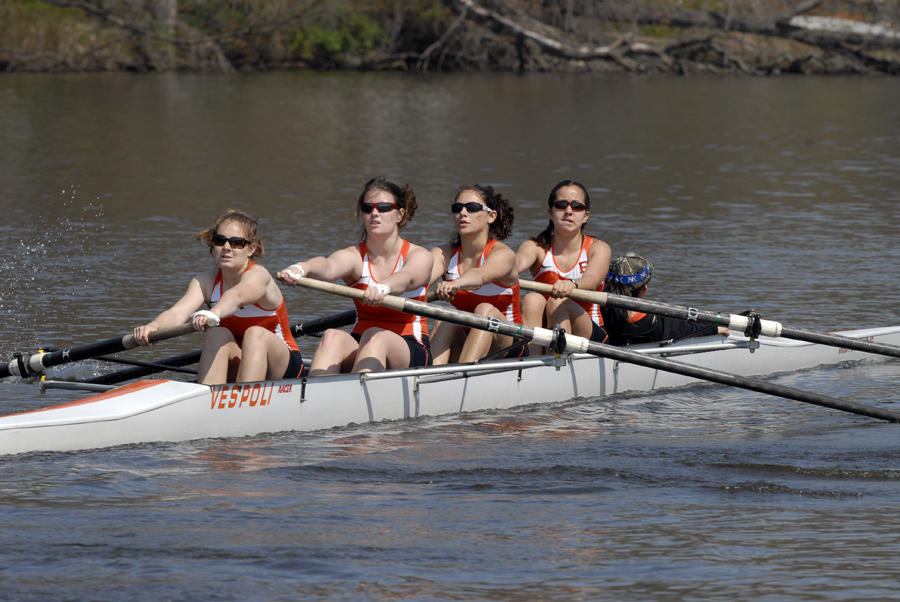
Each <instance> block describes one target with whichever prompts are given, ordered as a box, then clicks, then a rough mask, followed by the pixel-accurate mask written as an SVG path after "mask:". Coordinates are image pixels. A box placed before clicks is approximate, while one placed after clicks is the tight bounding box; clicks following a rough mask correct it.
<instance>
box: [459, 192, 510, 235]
mask: <svg viewBox="0 0 900 602" xmlns="http://www.w3.org/2000/svg"><path fill="white" fill-rule="evenodd" d="M466 191H471V192H474V193H475V194H477V195H478V198H480V199H481V201H482V202H483V203H484V204H485V205H486V206H487V208H488V209H490V210H491V211H496V212H497V219H495V220H494V221H493V223H492V224H491V225H490V226H489V229H488V236H490V237H491V238H496V239H497V240H504V239H506V238H509V235H510V234H512V231H513V221H515V216H514V215H513V214H514V211H513V208H512V205H510V204H509V201H508V200H506V199H505V198H503V197H502V196H501V195H500V193H499V192H494V188H493V187H492V186H482V185H481V184H474V185H472V186H465V187H463V188H460V189H459V190H458V191H456V196H455V197H454V198H453V200H454V202H455V201H457V200H459V195H461V194H462V193H464V192H466ZM460 244H461V239H460V236H459V232H457V233H456V235H455V236H454V237H453V239H452V240H451V241H450V246H451V247H458V246H459V245H460Z"/></svg>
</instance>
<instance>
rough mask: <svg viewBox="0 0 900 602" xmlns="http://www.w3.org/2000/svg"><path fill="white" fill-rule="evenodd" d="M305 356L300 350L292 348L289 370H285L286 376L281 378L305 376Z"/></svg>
mask: <svg viewBox="0 0 900 602" xmlns="http://www.w3.org/2000/svg"><path fill="white" fill-rule="evenodd" d="M303 368H305V366H304V365H303V356H302V355H301V354H300V352H299V351H294V350H293V349H292V350H291V359H290V361H288V367H287V370H285V371H284V376H282V377H281V378H299V377H301V376H303Z"/></svg>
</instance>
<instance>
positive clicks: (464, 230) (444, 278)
mask: <svg viewBox="0 0 900 602" xmlns="http://www.w3.org/2000/svg"><path fill="white" fill-rule="evenodd" d="M450 211H451V213H452V214H453V219H454V223H455V225H456V234H455V235H454V236H453V238H452V239H451V240H450V242H449V243H448V244H445V245H441V246H439V247H435V248H434V249H432V251H431V253H432V255H433V256H434V269H433V270H432V273H431V282H432V284H433V283H435V282H438V281H440V282H438V285H437V288H436V293H437V296H438V298H439V299H441V300H442V301H448V302H450V303H451V304H452V305H453V306H454V307H455V308H457V309H461V310H463V311H468V312H473V313H476V314H478V315H481V316H488V317H493V318H497V319H500V320H507V321H509V322H517V323H519V324H521V323H522V313H521V310H520V307H519V273H518V271H517V270H516V254H515V253H514V252H513V250H512V249H510V248H509V247H508V246H506V245H505V244H503V242H501V241H502V240H504V239H506V238H507V237H509V235H510V234H512V230H513V221H514V212H513V208H512V206H510V204H509V201H507V200H506V199H505V198H503V196H502V195H500V193H498V192H496V191H495V190H494V189H493V188H492V187H491V186H483V185H481V184H475V185H473V186H466V187H465V188H462V189H461V190H460V191H459V192H458V193H457V194H456V198H455V199H454V202H453V203H452V204H451V205H450ZM518 342H519V341H518V340H516V339H513V338H512V337H509V336H502V335H500V334H497V333H491V332H485V331H483V330H471V331H470V330H469V329H467V328H464V327H462V326H459V325H457V324H451V323H449V322H437V323H436V324H435V325H434V327H433V328H432V331H431V348H432V352H433V353H434V363H435V365H439V364H446V363H449V362H474V361H475V360H478V359H481V358H483V357H485V356H486V355H488V354H489V353H494V352H497V351H500V350H502V349H505V348H506V347H510V346H512V345H514V344H516V343H518ZM527 354H528V346H527V345H524V344H523V345H519V346H518V347H516V348H514V349H513V350H511V351H509V352H508V353H507V355H506V357H524V356H526V355H527Z"/></svg>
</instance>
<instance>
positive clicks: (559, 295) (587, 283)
mask: <svg viewBox="0 0 900 602" xmlns="http://www.w3.org/2000/svg"><path fill="white" fill-rule="evenodd" d="M611 257H612V250H611V249H610V248H609V245H608V244H606V243H605V242H603V241H602V240H598V239H596V238H595V239H594V242H593V243H591V249H590V251H588V264H587V267H586V268H585V269H584V273H583V274H582V275H581V278H579V279H578V284H577V285H576V284H575V283H574V282H572V281H571V280H565V279H560V280H557V281H556V282H554V283H553V290H552V291H551V292H550V296H551V297H553V298H554V299H565V298H566V297H568V296H569V295H571V294H572V291H574V290H575V289H576V288H578V289H580V290H583V291H595V290H597V287H599V286H600V283H602V282H603V281H604V280H606V275H607V274H608V273H609V260H610V258H611Z"/></svg>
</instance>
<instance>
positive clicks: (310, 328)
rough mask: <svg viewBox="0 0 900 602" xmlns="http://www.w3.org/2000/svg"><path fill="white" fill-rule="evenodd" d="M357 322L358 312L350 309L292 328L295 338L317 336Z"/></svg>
mask: <svg viewBox="0 0 900 602" xmlns="http://www.w3.org/2000/svg"><path fill="white" fill-rule="evenodd" d="M355 321H356V310H355V309H348V310H347V311H342V312H340V313H337V314H334V315H331V316H324V317H322V318H313V319H312V320H307V321H306V322H303V323H301V324H297V325H296V326H293V327H292V328H291V332H292V333H293V334H294V336H309V335H311V334H316V333H319V332H322V331H324V330H328V329H329V328H340V327H341V326H349V325H350V324H353V323H354V322H355Z"/></svg>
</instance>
